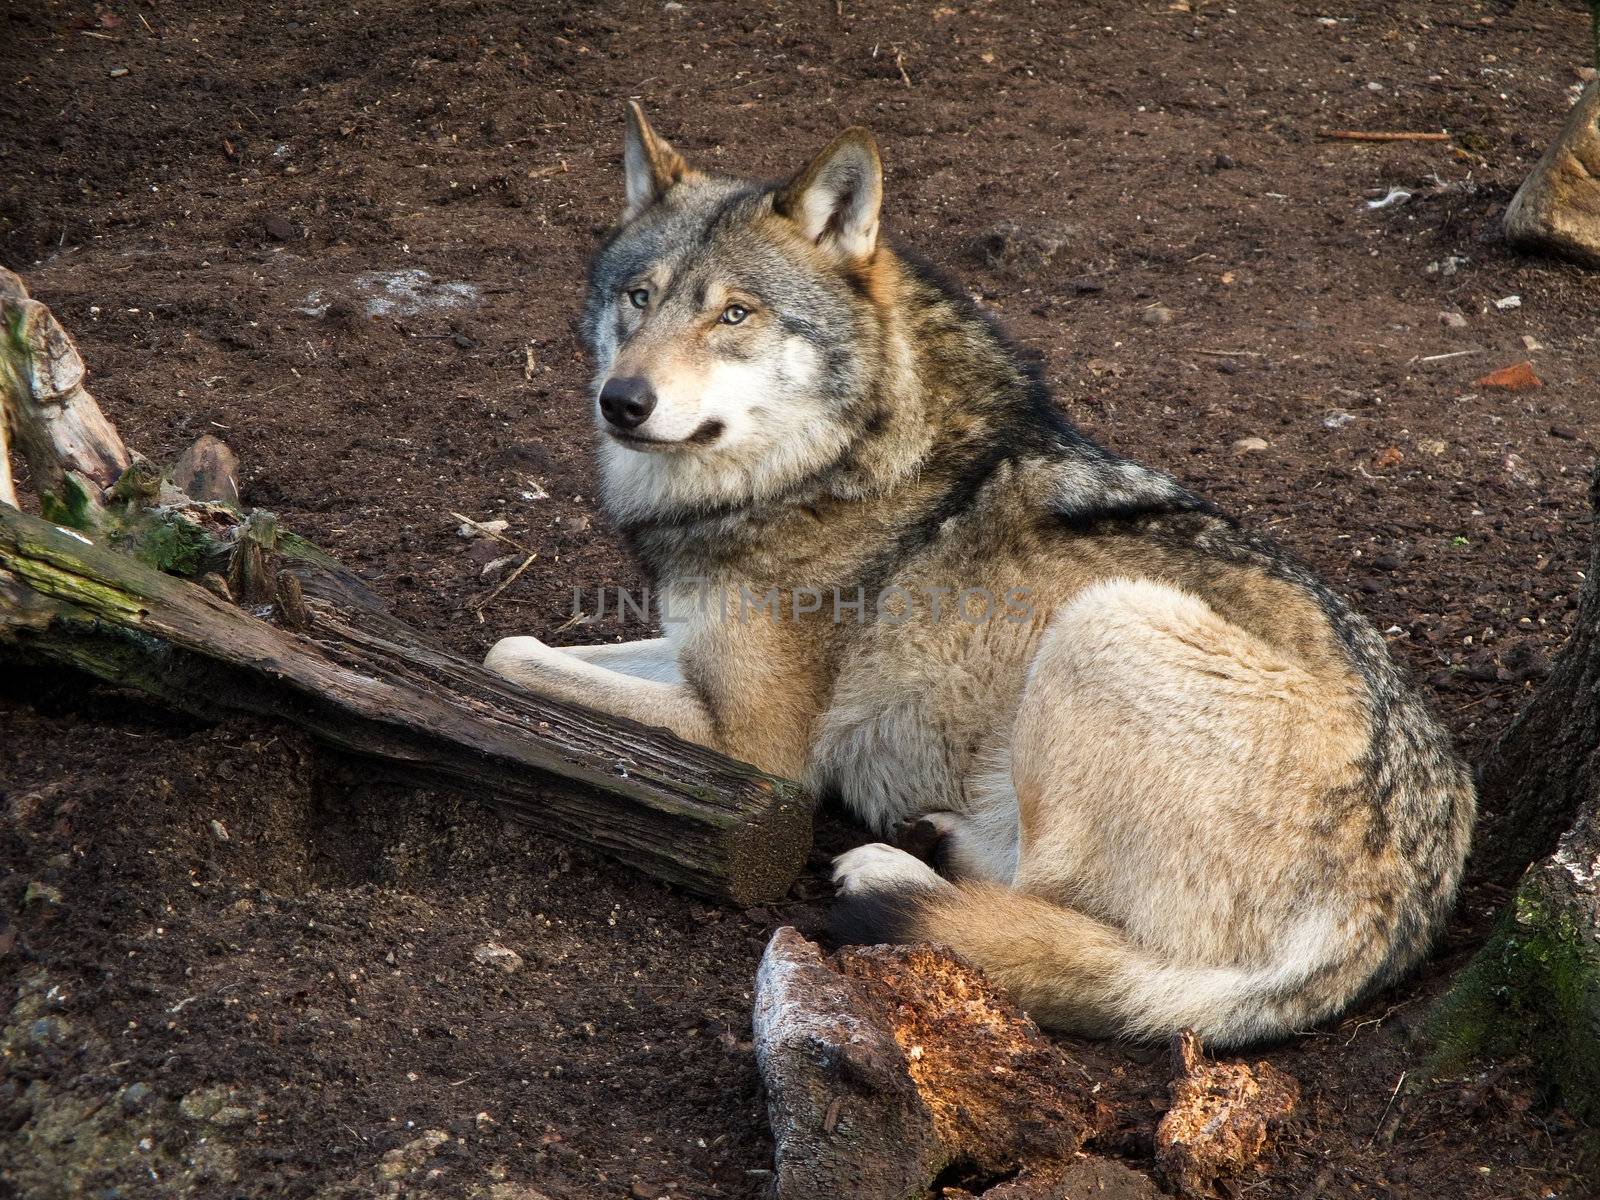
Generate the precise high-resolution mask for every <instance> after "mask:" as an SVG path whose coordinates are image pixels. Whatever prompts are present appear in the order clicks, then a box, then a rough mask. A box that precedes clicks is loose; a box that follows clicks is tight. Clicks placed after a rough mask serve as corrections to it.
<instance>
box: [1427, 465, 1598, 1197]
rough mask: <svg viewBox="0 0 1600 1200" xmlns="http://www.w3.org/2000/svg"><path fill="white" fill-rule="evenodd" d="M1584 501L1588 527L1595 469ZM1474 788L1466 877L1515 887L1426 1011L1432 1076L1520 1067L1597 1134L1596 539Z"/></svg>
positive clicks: (1595, 487)
mask: <svg viewBox="0 0 1600 1200" xmlns="http://www.w3.org/2000/svg"><path fill="white" fill-rule="evenodd" d="M1589 494H1590V501H1591V504H1592V505H1593V506H1594V508H1595V511H1596V514H1597V519H1600V472H1597V473H1596V474H1595V476H1594V477H1593V478H1592V479H1591V481H1590V490H1589ZM1597 529H1600V526H1597ZM1480 787H1481V793H1482V798H1483V811H1484V812H1485V813H1486V814H1489V815H1488V817H1487V818H1486V822H1485V824H1486V829H1485V830H1484V831H1482V833H1481V834H1480V837H1479V847H1480V849H1479V851H1478V854H1477V857H1476V858H1475V860H1474V863H1473V868H1472V869H1473V873H1474V874H1475V875H1477V876H1479V877H1480V878H1489V879H1515V878H1516V877H1517V876H1518V875H1519V874H1520V876H1521V878H1520V882H1518V884H1517V888H1516V893H1515V895H1514V896H1513V897H1512V900H1511V903H1510V904H1509V905H1508V906H1507V908H1506V911H1505V912H1503V913H1502V914H1501V915H1500V919H1499V921H1498V923H1497V924H1496V926H1495V928H1494V931H1493V932H1492V933H1491V934H1490V936H1489V939H1488V941H1487V942H1486V943H1485V944H1484V946H1483V948H1482V949H1481V950H1480V951H1479V952H1478V953H1477V955H1476V956H1475V957H1474V958H1473V960H1472V962H1471V963H1470V964H1469V965H1468V966H1467V967H1466V968H1465V970H1463V971H1462V972H1461V974H1460V975H1459V976H1458V977H1457V979H1456V980H1455V982H1454V983H1453V984H1452V986H1451V989H1450V991H1449V992H1448V993H1447V994H1446V996H1445V997H1444V999H1443V1000H1442V1002H1441V1003H1440V1004H1439V1005H1438V1006H1437V1008H1436V1009H1435V1010H1434V1012H1433V1014H1432V1032H1433V1036H1434V1041H1435V1044H1436V1047H1437V1058H1436V1062H1435V1064H1434V1065H1435V1068H1436V1069H1437V1070H1440V1071H1457V1070H1463V1069H1465V1068H1466V1067H1467V1066H1468V1064H1470V1063H1471V1062H1472V1061H1474V1060H1476V1059H1480V1058H1486V1059H1503V1058H1508V1057H1518V1056H1525V1057H1527V1058H1528V1059H1530V1060H1531V1061H1532V1062H1533V1064H1534V1065H1535V1067H1536V1068H1537V1069H1538V1070H1539V1071H1540V1073H1541V1074H1542V1075H1543V1076H1544V1078H1545V1080H1546V1081H1547V1082H1548V1083H1549V1084H1550V1085H1552V1086H1553V1088H1554V1089H1555V1091H1556V1094H1557V1096H1558V1098H1559V1100H1560V1102H1561V1103H1562V1104H1563V1105H1564V1106H1565V1107H1566V1108H1567V1109H1568V1111H1570V1112H1572V1113H1573V1114H1574V1115H1576V1116H1578V1117H1579V1118H1580V1119H1583V1120H1585V1121H1587V1122H1589V1123H1590V1124H1592V1125H1596V1126H1600V537H1597V538H1596V540H1595V544H1594V546H1593V547H1592V549H1591V553H1590V560H1589V571H1588V575H1587V577H1586V578H1585V581H1584V586H1583V592H1582V594H1581V595H1580V597H1579V602H1578V620H1577V623H1576V625H1575V626H1574V628H1573V631H1572V637H1571V639H1570V640H1569V641H1568V643H1567V645H1566V647H1565V648H1564V649H1563V650H1562V652H1561V655H1560V657H1559V658H1558V659H1557V661H1556V663H1555V667H1554V669H1553V670H1552V672H1551V674H1550V677H1549V678H1548V679H1547V680H1546V681H1545V683H1544V685H1543V686H1542V687H1541V688H1540V689H1539V691H1538V693H1537V694H1536V695H1535V696H1534V698H1533V699H1532V700H1531V701H1529V703H1528V705H1527V707H1526V708H1524V709H1523V710H1522V712H1521V713H1520V714H1519V715H1518V717H1517V719H1516V721H1515V722H1513V724H1512V725H1511V728H1510V729H1508V730H1507V731H1506V733H1505V734H1504V736H1502V737H1501V739H1500V740H1499V742H1497V743H1496V744H1495V746H1494V747H1493V749H1492V750H1491V751H1490V752H1489V755H1488V758H1487V759H1486V760H1485V762H1484V765H1483V772H1482V777H1481V784H1480ZM1563 831H1565V832H1563ZM1541 856H1544V857H1541ZM1535 859H1537V860H1538V861H1533V860H1535ZM1530 861H1532V862H1533V865H1532V866H1529V865H1528V864H1529V863H1530ZM1595 1174H1596V1178H1597V1179H1600V1161H1597V1162H1596V1164H1595Z"/></svg>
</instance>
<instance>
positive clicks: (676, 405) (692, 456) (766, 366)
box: [583, 105, 890, 521]
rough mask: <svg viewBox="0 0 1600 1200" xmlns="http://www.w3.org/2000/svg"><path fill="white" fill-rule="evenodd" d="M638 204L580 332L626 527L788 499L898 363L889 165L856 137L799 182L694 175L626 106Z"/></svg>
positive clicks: (604, 267) (839, 143) (848, 436)
mask: <svg viewBox="0 0 1600 1200" xmlns="http://www.w3.org/2000/svg"><path fill="white" fill-rule="evenodd" d="M623 168H624V176H625V197H626V199H625V207H624V209H623V214H622V218H621V221H620V222H619V224H618V225H617V226H616V228H615V229H614V230H612V232H611V234H610V236H609V237H608V238H607V240H606V241H605V243H604V245H602V246H601V248H600V250H599V251H598V252H597V253H596V255H595V257H594V261H593V263H592V265H591V268H590V272H589V290H588V297H587V300H586V303H585V308H584V318H583V331H584V337H585V340H586V341H587V343H588V346H589V349H590V351H591V352H592V353H593V355H594V361H595V376H594V398H595V409H594V413H595V419H596V422H597V425H598V427H599V430H600V459H601V467H602V473H603V476H604V480H605V485H606V489H605V490H606V501H607V505H608V507H609V508H611V510H612V511H613V514H614V515H616V516H618V517H619V518H621V519H623V520H625V521H626V520H630V519H640V518H644V517H647V516H648V515H651V514H655V513H662V512H663V511H672V510H682V509H699V510H705V509H709V508H715V507H723V506H727V505H737V504H740V503H743V502H748V501H751V500H756V499H761V498H763V497H764V496H769V495H772V494H775V493H777V492H779V491H781V490H783V489H785V488H787V487H790V486H792V485H793V484H794V483H795V482H796V481H798V480H801V479H804V478H807V477H808V476H812V475H815V474H816V473H818V472H819V471H824V470H826V469H827V468H828V467H829V465H830V464H832V463H835V462H836V461H838V460H839V459H840V457H841V456H842V455H844V454H845V453H846V452H847V450H848V449H849V447H850V446H851V444H852V442H853V441H854V440H855V439H857V438H858V437H859V436H860V433H861V430H862V429H863V428H864V427H866V426H870V425H871V424H872V423H873V421H874V420H875V419H876V420H877V421H879V422H881V421H882V417H881V415H880V416H878V417H876V418H874V416H873V412H874V410H875V408H876V407H877V405H878V403H879V402H878V401H877V400H876V399H875V393H876V392H877V391H878V390H880V389H879V387H878V377H879V376H880V375H881V374H882V365H883V363H882V360H883V358H884V354H885V344H886V338H885V329H884V326H885V322H886V320H887V316H886V312H885V309H886V305H885V303H883V298H882V297H881V296H875V295H874V292H875V289H877V290H881V284H882V279H881V277H882V275H883V272H882V271H881V270H880V269H879V268H880V267H881V266H882V261H881V260H883V259H885V258H887V257H890V256H889V255H888V252H887V251H883V252H881V253H880V248H879V244H878V210H879V206H880V203H881V201H882V197H883V168H882V164H881V162H880V161H879V158H878V151H877V147H876V146H875V144H874V143H873V140H872V135H871V134H869V133H868V132H867V131H866V130H864V129H848V130H846V131H845V132H844V133H842V134H840V135H839V136H838V137H837V138H835V139H834V141H833V143H832V144H831V145H829V146H828V148H827V149H826V150H824V151H823V152H822V153H821V154H820V155H818V156H817V158H816V159H815V160H813V161H812V162H811V164H810V165H809V166H807V167H805V168H804V169H803V170H801V171H800V172H798V173H797V174H796V175H795V176H794V177H793V178H792V179H790V180H789V181H788V182H786V183H783V184H779V185H771V184H761V183H752V182H749V181H746V180H741V179H736V178H731V177H729V176H725V175H720V174H715V173H712V172H703V171H698V170H695V169H694V168H692V167H690V166H689V165H688V164H687V163H686V162H685V161H684V159H683V158H682V157H681V156H680V155H679V154H678V153H677V151H675V150H674V149H673V148H672V147H671V146H670V145H669V144H668V143H667V142H666V141H665V140H664V139H663V138H661V137H660V136H659V135H657V134H656V133H655V132H654V131H653V130H652V129H651V128H650V126H649V124H648V123H647V122H646V121H645V119H644V115H643V113H642V112H641V111H640V110H639V108H638V106H637V105H630V106H629V109H628V123H627V132H626V138H625V141H624V148H623Z"/></svg>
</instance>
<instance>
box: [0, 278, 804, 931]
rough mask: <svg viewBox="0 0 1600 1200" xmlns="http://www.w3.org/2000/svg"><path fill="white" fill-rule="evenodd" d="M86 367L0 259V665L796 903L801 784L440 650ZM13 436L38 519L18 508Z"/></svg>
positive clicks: (739, 891)
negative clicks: (489, 806)
mask: <svg viewBox="0 0 1600 1200" xmlns="http://www.w3.org/2000/svg"><path fill="white" fill-rule="evenodd" d="M85 375H86V371H85V369H84V365H83V360H82V359H81V358H80V357H79V355H78V352H77V348H76V346H74V345H73V342H72V338H71V336H70V335H69V334H68V333H67V332H66V330H65V329H63V328H62V327H61V326H60V324H59V323H58V322H57V321H56V320H55V318H54V317H53V316H52V315H51V314H50V310H49V309H48V308H46V307H45V306H44V305H43V304H40V303H39V302H38V301H36V300H33V299H32V298H31V297H29V295H28V292H27V288H26V287H25V286H24V285H23V283H22V280H21V279H20V278H18V277H17V276H16V275H14V274H12V273H11V272H9V271H7V270H5V269H4V268H0V661H3V660H10V661H9V662H5V663H4V668H3V669H8V670H15V669H17V665H18V664H26V663H30V662H32V663H38V662H54V663H65V664H68V665H70V666H73V667H77V668H79V669H81V670H83V671H86V672H88V673H90V674H92V675H96V676H98V677H100V678H102V679H106V680H109V681H111V682H113V683H117V684H121V685H124V686H127V687H132V688H136V689H138V690H140V691H143V692H146V693H148V694H150V695H153V696H157V697H159V698H161V699H162V700H164V701H166V702H168V703H170V704H172V705H174V706H176V707H179V708H182V709H185V710H188V711H190V712H193V713H196V714H198V715H200V716H202V717H216V716H221V715H224V714H227V713H229V712H251V713H259V714H264V715H268V716H273V717H278V718H280V719H283V720H286V721H290V722H292V723H294V724H296V725H299V726H302V727H304V728H305V729H308V730H309V731H311V732H312V733H313V734H314V735H316V736H317V737H319V738H320V739H322V740H323V741H324V742H327V743H328V744H330V745H332V746H336V747H339V748H340V749H343V750H347V751H352V752H355V753H357V754H362V755H366V756H367V757H368V758H369V760H370V761H371V762H372V763H373V764H374V765H375V766H376V767H377V768H378V769H380V770H381V771H383V772H384V773H385V774H387V775H390V776H395V777H399V778H402V779H405V780H409V781H412V782H416V783H420V784H425V785H430V786H446V787H451V788H455V789H458V790H461V791H465V792H468V793H471V794H474V795H477V796H480V797H482V798H483V799H486V800H489V801H491V802H493V803H495V804H497V805H499V806H500V807H501V808H502V809H503V810H504V811H506V812H507V813H508V814H509V815H511V816H513V817H516V818H519V819H521V820H524V821H526V822H528V823H529V824H531V825H534V826H536V827H537V828H539V829H540V830H543V831H548V832H550V833H553V834H556V835H558V836H564V837H567V838H570V839H572V840H574V841H578V842H583V843H585V844H587V845H591V846H594V847H596V848H598V849H600V850H602V851H604V852H606V853H608V854H610V855H612V856H613V857H615V858H618V859H620V860H622V861H623V862H627V863H630V864H632V865H634V866H637V867H639V868H640V869H642V870H644V871H646V872H648V873H649V874H651V875H654V876H656V877H657V878H660V879H665V880H668V881H671V882H673V883H677V884H681V885H682V886H684V887H686V888H689V889H691V890H693V891H695V892H698V893H700V894H702V895H705V896H710V897H713V898H716V899H726V900H731V901H734V902H736V903H743V904H752V903H759V902H763V901H770V900H775V899H778V898H780V897H781V896H783V895H784V894H785V892H786V891H787V890H788V887H789V884H790V883H791V882H792V881H793V879H794V877H795V876H796V875H797V874H798V873H799V870H800V867H801V866H802V864H803V863H804V862H805V857H806V854H807V852H808V851H809V849H810V845H811V804H810V801H809V800H808V799H807V798H806V796H805V795H804V794H803V793H802V792H801V790H800V788H799V787H798V786H797V785H796V784H794V783H791V782H789V781H787V780H781V779H774V778H772V777H770V776H767V775H763V774H762V773H761V772H759V771H757V770H756V769H755V768H754V767H751V766H748V765H746V764H744V763H739V762H735V761H734V760H732V759H729V758H724V757H723V756H721V755H719V754H715V753H713V752H711V751H709V750H706V749H704V748H702V747H699V746H694V745H691V744H689V743H687V742H683V741H680V740H679V739H678V738H676V737H673V736H672V735H671V734H669V733H668V732H667V731H665V730H662V729H653V728H648V727H646V726H643V725H638V724H635V723H634V722H631V721H625V720H619V719H616V718H613V717H609V716H606V715H604V714H601V713H596V712H590V711H588V710H586V709H582V708H579V707H577V706H575V705H569V704H562V703H558V702H555V701H550V700H545V699H543V698H541V697H538V696H534V695H532V694H530V693H528V692H525V691H523V690H521V689H519V688H516V687H513V686H512V685H510V684H508V683H506V682H505V681H504V680H502V679H501V678H500V677H499V676H497V675H493V674H491V673H489V672H487V671H485V670H483V669H482V668H481V667H479V666H477V665H476V664H475V663H471V662H468V661H466V660H464V659H461V658H458V657H456V656H455V655H453V654H451V653H449V652H448V651H446V650H444V649H443V648H441V647H439V646H437V645H436V644H433V643H432V642H430V640H429V639H428V638H427V637H426V636H425V635H423V634H422V633H420V632H418V631H417V630H415V629H412V628H410V627H409V626H407V625H405V624H404V623H403V622H400V621H398V620H396V619H395V618H394V617H393V616H392V615H390V613H389V611H388V609H387V606H386V605H385V604H384V603H383V602H382V601H381V600H379V599H378V598H377V597H376V596H374V595H373V594H372V593H371V592H370V591H368V590H367V589H366V588H365V587H364V586H363V585H362V584H361V582H360V581H359V580H357V579H356V578H355V577H353V576H352V575H350V574H349V573H348V572H346V571H344V570H343V569H341V568H340V567H339V564H338V563H336V562H335V561H333V560H332V559H330V558H328V557H327V556H326V555H324V554H322V553H321V552H320V551H318V550H316V548H315V547H313V546H311V545H310V544H309V543H306V542H304V541H302V540H300V539H298V538H296V537H294V536H293V535H292V534H290V533H288V532H286V531H281V530H279V528H278V526H277V520H276V518H275V517H274V516H273V515H272V514H271V513H268V512H263V511H257V512H252V513H248V514H244V513H241V512H240V510H239V508H238V503H237V501H238V490H237V465H238V464H237V462H236V460H234V458H233V455H232V453H231V452H230V451H229V450H228V449H227V447H225V446H223V445H222V444H221V443H219V442H217V441H216V440H215V439H214V438H202V439H200V441H198V442H197V443H196V444H195V445H194V446H192V447H190V449H189V451H188V452H186V453H185V455H184V456H183V458H181V459H180V460H179V461H178V463H177V464H175V465H174V467H173V469H172V470H171V471H169V472H167V473H166V474H165V475H163V474H162V473H161V472H159V471H157V470H156V469H155V468H154V467H152V466H151V465H150V464H148V463H146V462H145V461H143V460H142V459H140V458H139V457H138V456H137V455H135V454H130V453H129V451H128V450H127V449H126V448H125V447H124V446H123V444H122V441H121V439H120V438H119V437H118V435H117V432H116V429H115V428H114V427H113V426H112V424H111V423H110V422H109V421H107V420H106V419H105V417H104V415H103V414H102V413H101V411H100V408H99V406H98V405H97V404H96V403H95V400H94V397H93V396H91V395H90V394H89V392H88V390H87V389H86V388H85V387H84V379H85ZM8 435H10V437H8ZM12 438H14V443H15V445H16V448H17V450H18V452H19V453H20V454H21V456H22V457H23V458H24V459H25V460H26V462H27V464H28V473H29V477H30V479H31V481H32V483H33V485H34V487H35V489H36V490H37V492H38V493H39V500H40V506H41V509H42V511H43V512H44V514H45V517H46V518H48V519H41V518H39V517H34V516H30V515H28V514H26V513H24V512H22V511H20V509H19V508H18V507H17V496H16V491H15V486H14V483H13V480H12V478H11V475H10V469H9V468H10V463H9V453H8V451H9V444H10V443H11V440H12ZM180 576H186V577H189V578H180ZM190 578H198V579H200V580H201V581H202V583H204V584H205V586H202V585H201V583H195V582H190V581H189V579H190ZM235 602H237V604H238V605H244V606H248V608H249V611H247V609H246V608H241V607H236V603H235ZM269 605H270V609H269V608H268V607H267V606H269ZM268 611H270V612H272V613H273V614H274V615H275V617H276V620H277V623H276V624H274V623H271V622H269V621H266V620H263V619H261V617H260V616H259V615H255V614H259V613H265V612H268Z"/></svg>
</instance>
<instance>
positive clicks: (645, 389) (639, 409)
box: [600, 375, 656, 429]
mask: <svg viewBox="0 0 1600 1200" xmlns="http://www.w3.org/2000/svg"><path fill="white" fill-rule="evenodd" d="M655 407H656V391H655V389H654V388H653V387H651V386H650V381H649V380H647V379H643V378H641V377H639V376H637V375H630V376H626V377H624V378H621V379H608V380H606V384H605V386H604V387H603V388H601V389H600V415H601V416H603V417H605V419H606V420H607V421H608V422H610V423H611V424H612V425H615V426H616V427H617V428H618V429H637V428H638V427H639V426H641V425H643V424H644V423H645V421H646V419H647V418H648V417H649V416H650V414H651V412H653V411H654V410H655Z"/></svg>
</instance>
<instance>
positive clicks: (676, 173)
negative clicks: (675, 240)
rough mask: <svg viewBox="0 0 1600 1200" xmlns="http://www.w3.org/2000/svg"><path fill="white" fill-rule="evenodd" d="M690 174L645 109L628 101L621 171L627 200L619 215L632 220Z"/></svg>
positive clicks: (680, 157) (681, 158)
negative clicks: (652, 127)
mask: <svg viewBox="0 0 1600 1200" xmlns="http://www.w3.org/2000/svg"><path fill="white" fill-rule="evenodd" d="M688 174H689V164H688V163H686V162H684V161H683V155H681V154H679V153H678V152H677V151H676V150H674V149H673V148H672V146H671V144H670V143H669V142H668V141H667V139H666V138H664V137H661V136H660V135H659V134H657V133H656V131H655V130H654V129H651V128H650V122H649V121H646V120H645V119H644V110H643V109H642V108H640V107H639V105H638V104H637V103H635V102H634V101H632V100H630V101H628V131H627V133H626V134H624V135H623V139H622V175H623V181H624V183H625V184H626V187H627V194H628V203H627V208H626V209H624V211H623V214H622V219H623V220H624V221H631V220H633V218H634V217H637V216H638V215H639V214H640V213H642V212H643V211H644V210H645V209H647V208H649V207H650V206H651V205H652V204H654V203H655V202H656V201H657V200H659V199H661V197H663V196H665V195H666V194H667V193H668V192H669V191H671V190H672V186H673V185H674V184H676V183H679V182H681V181H682V180H683V179H684V177H685V176H687V175H688Z"/></svg>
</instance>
